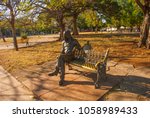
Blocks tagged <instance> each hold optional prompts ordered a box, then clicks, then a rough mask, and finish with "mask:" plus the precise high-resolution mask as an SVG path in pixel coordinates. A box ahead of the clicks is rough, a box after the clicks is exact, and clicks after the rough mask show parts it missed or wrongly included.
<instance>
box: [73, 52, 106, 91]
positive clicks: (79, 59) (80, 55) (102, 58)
mask: <svg viewBox="0 0 150 118" xmlns="http://www.w3.org/2000/svg"><path fill="white" fill-rule="evenodd" d="M108 53H109V49H107V50H106V52H105V53H102V54H100V53H98V52H95V51H92V50H90V51H89V52H88V53H85V51H84V50H77V49H76V50H75V51H74V57H75V59H74V60H73V61H72V62H71V63H70V64H71V65H74V66H78V67H82V68H86V69H89V70H91V71H95V72H96V73H97V78H96V81H95V82H94V85H95V88H96V89H97V88H99V87H100V82H101V81H105V80H106V79H107V77H106V66H107V59H108Z"/></svg>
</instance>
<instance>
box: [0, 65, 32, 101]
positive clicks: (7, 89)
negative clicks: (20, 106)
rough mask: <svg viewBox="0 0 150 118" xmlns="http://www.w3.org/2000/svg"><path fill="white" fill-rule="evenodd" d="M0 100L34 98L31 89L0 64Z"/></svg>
mask: <svg viewBox="0 0 150 118" xmlns="http://www.w3.org/2000/svg"><path fill="white" fill-rule="evenodd" d="M0 100H13V101H16V100H34V97H33V93H32V92H31V91H29V90H28V89H27V88H26V87H25V86H24V85H23V84H21V83H20V82H19V81H18V80H16V78H14V77H13V76H12V75H11V74H9V73H8V72H7V71H5V70H4V69H3V68H2V67H1V66H0Z"/></svg>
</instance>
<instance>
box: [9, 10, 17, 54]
mask: <svg viewBox="0 0 150 118" xmlns="http://www.w3.org/2000/svg"><path fill="white" fill-rule="evenodd" d="M10 10H11V11H10V12H11V21H10V24H11V30H12V36H13V44H14V49H15V50H16V51H18V44H17V37H16V28H15V16H14V14H13V9H10Z"/></svg>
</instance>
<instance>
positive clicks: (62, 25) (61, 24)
mask: <svg viewBox="0 0 150 118" xmlns="http://www.w3.org/2000/svg"><path fill="white" fill-rule="evenodd" d="M56 20H57V22H58V24H59V27H60V35H59V40H60V41H61V40H63V33H64V31H65V23H64V16H63V14H62V13H60V14H59V16H58V17H57V19H56Z"/></svg>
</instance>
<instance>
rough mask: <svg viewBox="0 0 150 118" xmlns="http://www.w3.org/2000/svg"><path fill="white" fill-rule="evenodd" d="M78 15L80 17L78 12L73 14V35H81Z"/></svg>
mask: <svg viewBox="0 0 150 118" xmlns="http://www.w3.org/2000/svg"><path fill="white" fill-rule="evenodd" d="M77 17H78V15H77V14H75V15H73V35H79V32H78V28H77Z"/></svg>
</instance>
